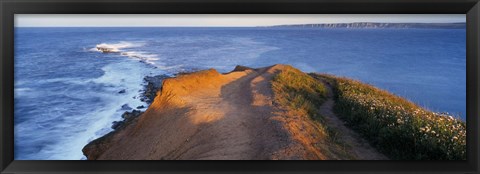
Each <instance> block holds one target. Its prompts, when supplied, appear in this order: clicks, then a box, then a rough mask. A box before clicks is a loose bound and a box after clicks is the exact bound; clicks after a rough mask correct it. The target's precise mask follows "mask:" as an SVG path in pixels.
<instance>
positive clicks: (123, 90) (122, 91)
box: [118, 89, 127, 94]
mask: <svg viewBox="0 0 480 174" xmlns="http://www.w3.org/2000/svg"><path fill="white" fill-rule="evenodd" d="M125 92H127V91H126V90H125V89H122V90H121V91H118V93H119V94H124V93H125Z"/></svg>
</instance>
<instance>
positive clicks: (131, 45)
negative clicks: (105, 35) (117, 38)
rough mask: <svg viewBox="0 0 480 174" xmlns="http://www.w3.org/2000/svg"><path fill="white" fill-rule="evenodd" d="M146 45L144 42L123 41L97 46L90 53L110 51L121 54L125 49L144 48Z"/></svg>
mask: <svg viewBox="0 0 480 174" xmlns="http://www.w3.org/2000/svg"><path fill="white" fill-rule="evenodd" d="M144 45H145V43H143V42H125V41H121V42H118V43H113V44H112V43H101V44H97V45H96V46H95V47H94V48H91V49H90V51H98V52H102V51H101V49H105V50H109V52H117V53H118V52H121V51H122V49H125V48H135V47H142V46H144Z"/></svg>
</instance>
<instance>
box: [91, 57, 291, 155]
mask: <svg viewBox="0 0 480 174" xmlns="http://www.w3.org/2000/svg"><path fill="white" fill-rule="evenodd" d="M277 68H281V67H278V66H275V67H267V68H262V69H255V70H251V69H249V70H242V71H234V72H231V73H228V74H219V73H218V72H216V71H215V70H208V71H204V72H201V73H195V74H192V75H186V76H184V77H180V78H178V77H177V78H173V79H168V81H165V83H164V85H163V88H162V91H161V94H160V95H159V96H157V97H156V98H155V101H154V102H153V103H152V105H151V106H150V107H149V109H148V110H147V111H146V112H145V113H144V114H143V115H142V116H141V117H139V119H138V121H137V122H135V123H133V124H131V125H129V126H127V127H126V128H125V129H123V130H119V131H118V132H116V133H115V134H113V135H112V136H110V137H108V138H104V140H103V141H99V142H98V143H95V144H94V145H91V146H89V147H87V148H86V149H84V150H85V151H86V152H87V153H90V155H89V156H90V157H92V158H91V159H188V160H192V159H207V160H211V159H219V160H222V159H228V160H232V159H272V156H273V155H274V154H275V158H277V159H291V158H300V157H292V156H287V155H278V154H283V153H278V152H279V151H281V150H282V149H284V148H285V147H287V146H289V145H290V143H291V142H292V140H291V139H290V138H289V137H288V136H287V133H286V132H285V130H284V129H283V128H282V127H281V126H279V123H278V122H276V121H274V120H272V112H273V111H272V100H273V92H272V91H271V87H270V81H271V79H272V77H273V76H274V74H275V72H276V70H277Z"/></svg>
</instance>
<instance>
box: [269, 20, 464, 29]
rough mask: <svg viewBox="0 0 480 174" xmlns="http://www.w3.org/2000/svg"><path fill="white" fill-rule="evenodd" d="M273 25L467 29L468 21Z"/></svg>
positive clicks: (283, 26)
mask: <svg viewBox="0 0 480 174" xmlns="http://www.w3.org/2000/svg"><path fill="white" fill-rule="evenodd" d="M271 27H281V28H288V27H297V28H436V29H465V28H466V23H375V22H355V23H329V24H298V25H276V26H271Z"/></svg>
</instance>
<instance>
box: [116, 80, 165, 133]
mask: <svg viewBox="0 0 480 174" xmlns="http://www.w3.org/2000/svg"><path fill="white" fill-rule="evenodd" d="M166 78H170V76H167V75H157V76H146V77H144V78H143V80H144V81H145V82H146V83H147V84H146V85H144V90H143V91H142V96H141V97H140V100H141V101H143V102H146V103H147V104H148V105H150V104H151V103H152V102H153V100H154V99H155V96H156V94H157V92H158V91H159V90H160V89H161V87H162V82H163V80H164V79H166ZM122 91H125V90H122ZM122 91H120V92H119V93H121V92H122ZM147 107H148V106H144V105H142V106H137V107H136V108H137V109H133V110H132V111H125V112H124V113H123V114H122V119H123V120H121V121H114V122H112V127H111V128H112V129H114V130H117V129H119V128H122V127H125V125H126V124H129V123H130V122H131V121H132V120H133V119H135V118H137V117H139V116H140V115H142V114H143V111H141V110H138V109H143V108H147ZM122 109H125V110H130V109H131V108H130V106H128V105H127V104H125V105H123V106H122Z"/></svg>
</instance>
